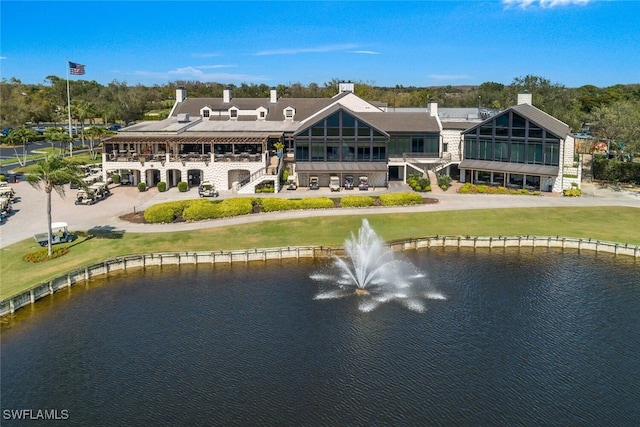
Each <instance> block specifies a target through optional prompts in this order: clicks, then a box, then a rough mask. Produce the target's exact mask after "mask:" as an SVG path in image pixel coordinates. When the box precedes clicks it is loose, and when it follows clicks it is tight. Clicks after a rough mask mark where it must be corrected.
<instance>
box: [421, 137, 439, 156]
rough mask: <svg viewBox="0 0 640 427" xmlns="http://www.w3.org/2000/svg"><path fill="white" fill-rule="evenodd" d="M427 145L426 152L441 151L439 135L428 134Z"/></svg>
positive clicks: (437, 152) (436, 152)
mask: <svg viewBox="0 0 640 427" xmlns="http://www.w3.org/2000/svg"><path fill="white" fill-rule="evenodd" d="M426 142H427V146H426V150H425V152H426V153H429V154H439V153H440V144H439V141H438V137H437V136H435V135H427V141H426Z"/></svg>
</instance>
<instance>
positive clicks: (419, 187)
mask: <svg viewBox="0 0 640 427" xmlns="http://www.w3.org/2000/svg"><path fill="white" fill-rule="evenodd" d="M407 184H408V185H409V187H411V188H412V189H413V190H414V191H421V192H424V191H431V181H430V180H429V178H427V177H423V176H422V174H420V173H412V174H411V175H409V177H408V178H407Z"/></svg>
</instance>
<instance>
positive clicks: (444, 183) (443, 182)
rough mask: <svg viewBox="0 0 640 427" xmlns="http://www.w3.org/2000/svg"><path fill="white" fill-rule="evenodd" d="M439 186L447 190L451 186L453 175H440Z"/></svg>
mask: <svg viewBox="0 0 640 427" xmlns="http://www.w3.org/2000/svg"><path fill="white" fill-rule="evenodd" d="M438 187H440V188H442V189H443V190H444V191H447V190H448V189H449V187H451V177H450V176H449V175H442V176H439V177H438Z"/></svg>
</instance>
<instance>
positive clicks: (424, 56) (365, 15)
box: [0, 0, 640, 87]
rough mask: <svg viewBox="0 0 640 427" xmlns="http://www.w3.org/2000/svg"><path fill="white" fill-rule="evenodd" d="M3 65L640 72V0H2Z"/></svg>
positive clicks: (149, 76) (372, 76) (436, 77)
mask: <svg viewBox="0 0 640 427" xmlns="http://www.w3.org/2000/svg"><path fill="white" fill-rule="evenodd" d="M0 19H1V22H0V24H1V30H0V31H1V39H0V67H1V68H0V75H1V77H2V78H6V79H10V78H12V77H15V78H17V79H19V80H21V81H22V82H24V83H43V82H45V79H46V77H47V76H49V75H56V76H58V77H61V78H66V73H67V61H73V62H78V63H81V64H84V65H86V74H85V75H84V76H80V77H73V76H72V77H71V78H73V79H78V78H81V79H86V80H95V81H97V82H99V83H101V84H107V83H109V82H112V81H114V80H116V81H119V82H127V83H128V84H131V85H134V84H138V83H141V84H144V85H153V84H165V83H167V82H170V81H176V80H197V81H203V82H219V83H224V84H234V85H239V84H241V83H248V84H251V83H255V84H262V83H264V84H267V85H269V86H275V85H278V84H285V85H287V84H291V83H296V82H298V83H302V84H304V85H307V84H309V83H312V82H313V83H317V84H319V85H320V86H323V85H324V83H325V82H329V81H331V80H332V79H334V78H337V79H340V80H345V81H346V80H351V81H354V82H365V83H368V84H371V85H376V86H396V85H402V86H441V85H476V84H480V83H483V82H489V81H492V82H498V83H504V84H508V83H511V82H512V80H513V78H514V77H520V76H525V75H527V74H533V75H537V76H541V77H544V78H547V79H549V80H550V81H551V82H552V83H559V84H563V85H565V86H567V87H578V86H582V85H585V84H593V85H596V86H600V87H604V86H610V85H614V84H618V83H622V84H627V83H640V1H624V0H612V1H607V0H493V1H464V2H459V1H417V2H404V1H390V2H385V1H355V2H347V1H338V2H324V1H315V2H307V1H288V2H270V1H261V2H250V1H242V0H237V1H196V2H187V1H181V2H178V1H141V2H128V1H127V2H125V1H111V2H82V1H72V2H59V1H44V2H35V1H5V0H2V1H1V2H0Z"/></svg>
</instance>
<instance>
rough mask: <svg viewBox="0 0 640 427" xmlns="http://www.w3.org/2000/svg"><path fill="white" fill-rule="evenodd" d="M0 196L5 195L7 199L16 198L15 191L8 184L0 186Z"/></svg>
mask: <svg viewBox="0 0 640 427" xmlns="http://www.w3.org/2000/svg"><path fill="white" fill-rule="evenodd" d="M0 197H6V198H7V199H9V200H14V199H15V198H16V192H15V191H13V187H11V186H10V185H3V186H1V187H0Z"/></svg>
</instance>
